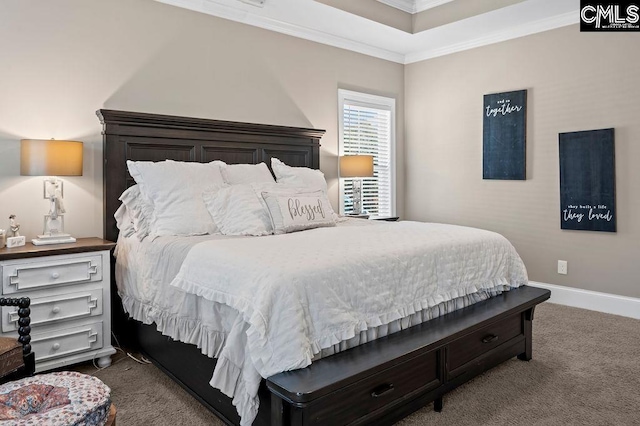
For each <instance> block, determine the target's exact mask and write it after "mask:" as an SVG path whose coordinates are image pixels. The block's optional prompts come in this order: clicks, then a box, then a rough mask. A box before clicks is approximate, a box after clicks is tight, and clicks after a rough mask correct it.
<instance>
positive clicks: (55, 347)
mask: <svg viewBox="0 0 640 426" xmlns="http://www.w3.org/2000/svg"><path fill="white" fill-rule="evenodd" d="M51 349H53V350H54V351H57V350H58V349H60V343H54V344H53V346H51Z"/></svg>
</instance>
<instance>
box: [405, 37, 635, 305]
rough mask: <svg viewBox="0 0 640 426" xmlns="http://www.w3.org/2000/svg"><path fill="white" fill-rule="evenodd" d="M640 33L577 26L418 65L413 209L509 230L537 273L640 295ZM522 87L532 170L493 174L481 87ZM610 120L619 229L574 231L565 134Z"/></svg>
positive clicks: (409, 78) (413, 79)
mask: <svg viewBox="0 0 640 426" xmlns="http://www.w3.org/2000/svg"><path fill="white" fill-rule="evenodd" d="M639 43H640V40H639V39H638V37H637V36H636V35H635V34H627V35H625V34H614V33H611V34H593V33H591V34H589V33H580V32H579V29H578V27H577V26H571V27H566V28H562V29H558V30H553V31H549V32H545V33H541V34H537V35H533V36H529V37H526V38H520V39H516V40H511V41H507V42H504V43H500V44H495V45H491V46H486V47H482V48H478V49H474V50H470V51H466V52H461V53H456V54H453V55H449V56H445V57H441V58H437V59H432V60H428V61H424V62H420V63H416V64H412V65H408V66H407V67H406V68H405V93H406V95H405V102H406V103H405V109H406V121H405V123H406V128H405V135H406V142H405V149H406V151H407V157H406V159H407V162H406V170H405V178H406V181H407V185H406V193H405V195H406V204H405V213H406V217H407V218H409V219H416V220H425V221H434V222H446V223H455V224H461V225H470V226H477V227H481V228H486V229H490V230H494V231H497V232H500V233H502V234H504V235H505V236H506V237H507V238H508V239H509V240H511V242H512V243H513V244H514V245H515V247H516V249H517V250H518V252H519V253H520V255H521V256H522V258H523V259H524V262H525V264H526V266H527V269H528V272H529V278H530V279H531V280H535V281H541V282H546V283H553V284H559V285H565V286H569V287H577V288H582V289H587V290H596V291H602V292H607V293H614V294H620V295H625V296H631V297H640V167H639V166H638V164H639V163H640V101H639V100H640V85H639V84H638V76H640V58H639V57H638V55H637V54H636V52H637V51H638V48H639V47H640V44H639ZM518 89H528V106H527V108H528V113H527V120H528V122H527V127H528V128H527V180H526V181H495V180H483V179H482V112H481V110H482V102H483V98H482V97H483V95H484V94H487V93H494V92H501V91H509V90H518ZM607 127H614V128H615V132H616V134H615V137H616V141H615V146H616V193H617V194H616V195H617V210H618V217H617V221H618V232H617V233H599V232H586V231H563V230H561V229H560V213H559V210H560V195H559V165H558V133H559V132H570V131H579V130H589V129H599V128H607ZM558 259H563V260H567V261H568V262H569V268H568V269H569V273H568V275H558V274H557V273H556V270H557V261H558Z"/></svg>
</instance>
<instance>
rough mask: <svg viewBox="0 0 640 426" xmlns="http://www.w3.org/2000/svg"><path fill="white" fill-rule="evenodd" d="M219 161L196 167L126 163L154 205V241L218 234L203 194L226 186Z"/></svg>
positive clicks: (172, 163) (164, 163) (170, 162)
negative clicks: (172, 236)
mask: <svg viewBox="0 0 640 426" xmlns="http://www.w3.org/2000/svg"><path fill="white" fill-rule="evenodd" d="M221 164H224V163H222V162H220V161H213V162H211V163H193V162H181V161H172V160H166V161H161V162H157V163H154V162H150V161H137V162H134V161H127V167H128V168H129V173H131V176H132V177H133V179H135V181H136V182H137V183H138V185H139V187H140V193H141V194H142V196H143V197H146V198H147V199H149V200H150V201H151V204H152V205H153V218H152V220H151V223H150V224H149V227H150V232H149V234H150V235H151V236H152V238H155V237H157V236H162V235H202V234H214V233H216V232H217V231H218V229H217V227H216V225H215V223H214V222H213V220H212V219H211V216H210V215H209V212H208V211H207V208H206V207H205V205H204V202H203V201H202V193H203V192H204V191H206V190H207V189H209V188H211V187H212V186H214V185H222V184H223V183H224V181H223V179H222V174H221V171H220V166H221Z"/></svg>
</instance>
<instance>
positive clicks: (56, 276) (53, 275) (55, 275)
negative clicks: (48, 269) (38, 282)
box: [51, 272, 60, 280]
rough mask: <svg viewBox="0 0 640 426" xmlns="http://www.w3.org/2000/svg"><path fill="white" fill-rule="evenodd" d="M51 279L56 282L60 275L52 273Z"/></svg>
mask: <svg viewBox="0 0 640 426" xmlns="http://www.w3.org/2000/svg"><path fill="white" fill-rule="evenodd" d="M51 278H53V279H54V280H57V279H58V278H60V274H59V273H57V272H52V273H51Z"/></svg>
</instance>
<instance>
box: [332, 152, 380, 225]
mask: <svg viewBox="0 0 640 426" xmlns="http://www.w3.org/2000/svg"><path fill="white" fill-rule="evenodd" d="M372 176H373V155H343V156H341V157H340V177H342V178H353V214H354V215H359V214H362V178H364V177H372Z"/></svg>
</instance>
